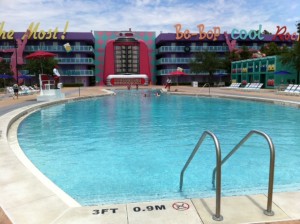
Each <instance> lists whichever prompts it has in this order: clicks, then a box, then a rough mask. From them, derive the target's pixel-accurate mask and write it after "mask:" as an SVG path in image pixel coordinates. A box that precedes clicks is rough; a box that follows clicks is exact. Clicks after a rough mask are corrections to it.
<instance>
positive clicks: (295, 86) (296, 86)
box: [286, 85, 299, 95]
mask: <svg viewBox="0 0 300 224" xmlns="http://www.w3.org/2000/svg"><path fill="white" fill-rule="evenodd" d="M298 86H299V85H293V86H292V88H291V89H290V90H288V91H286V94H289V95H293V93H294V92H295V90H296V89H297V88H298Z"/></svg>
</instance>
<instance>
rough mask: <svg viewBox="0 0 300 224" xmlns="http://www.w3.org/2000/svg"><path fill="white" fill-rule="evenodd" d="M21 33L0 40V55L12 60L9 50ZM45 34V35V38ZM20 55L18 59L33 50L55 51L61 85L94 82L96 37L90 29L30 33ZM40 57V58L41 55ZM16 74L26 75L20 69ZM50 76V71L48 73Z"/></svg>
mask: <svg viewBox="0 0 300 224" xmlns="http://www.w3.org/2000/svg"><path fill="white" fill-rule="evenodd" d="M23 36H24V32H15V33H14V38H13V39H3V38H2V39H1V40H0V57H2V58H3V59H4V60H5V61H7V62H9V63H10V62H11V56H12V53H14V52H15V50H16V47H17V46H16V40H20V41H21V42H22V40H23V39H24V38H23ZM47 36H48V37H47ZM23 43H24V45H25V48H24V51H23V54H22V55H17V57H18V60H20V59H19V58H20V57H23V60H24V62H25V63H26V59H25V57H26V56H27V55H29V54H31V53H33V52H35V51H47V52H52V53H55V54H56V57H55V59H57V60H58V66H59V72H60V74H61V82H62V83H64V84H67V83H68V84H74V83H79V84H82V85H84V86H90V85H95V54H94V44H95V39H94V35H93V33H92V32H80V33H79V32H67V33H66V34H63V33H62V32H57V33H52V34H51V35H50V34H49V35H47V34H43V33H32V34H31V35H30V36H29V38H28V40H27V42H26V43H25V42H24V40H23ZM6 51H7V52H6ZM41 60H42V58H41ZM19 75H35V74H29V73H28V71H26V70H21V69H20V70H19ZM48 75H52V74H48Z"/></svg>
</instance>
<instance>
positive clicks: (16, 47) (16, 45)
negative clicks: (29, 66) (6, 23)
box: [15, 40, 19, 85]
mask: <svg viewBox="0 0 300 224" xmlns="http://www.w3.org/2000/svg"><path fill="white" fill-rule="evenodd" d="M15 51H16V73H17V84H18V85H19V74H18V73H19V72H18V42H17V40H15Z"/></svg>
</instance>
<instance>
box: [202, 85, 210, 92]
mask: <svg viewBox="0 0 300 224" xmlns="http://www.w3.org/2000/svg"><path fill="white" fill-rule="evenodd" d="M207 85H208V94H209V95H210V85H209V83H205V84H204V85H203V86H202V88H204V87H205V86H207Z"/></svg>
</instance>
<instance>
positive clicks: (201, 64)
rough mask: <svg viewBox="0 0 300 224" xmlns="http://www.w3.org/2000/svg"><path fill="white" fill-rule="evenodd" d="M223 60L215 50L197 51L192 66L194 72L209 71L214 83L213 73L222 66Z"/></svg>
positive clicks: (210, 78) (210, 79)
mask: <svg viewBox="0 0 300 224" xmlns="http://www.w3.org/2000/svg"><path fill="white" fill-rule="evenodd" d="M222 62H223V61H222V60H221V59H220V58H219V57H218V56H217V54H216V53H215V52H208V51H205V52H197V53H196V54H195V59H194V60H192V61H191V62H190V68H191V71H192V72H193V73H200V72H207V73H208V74H209V82H210V83H212V81H213V74H214V73H215V72H216V71H217V69H220V68H222Z"/></svg>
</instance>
